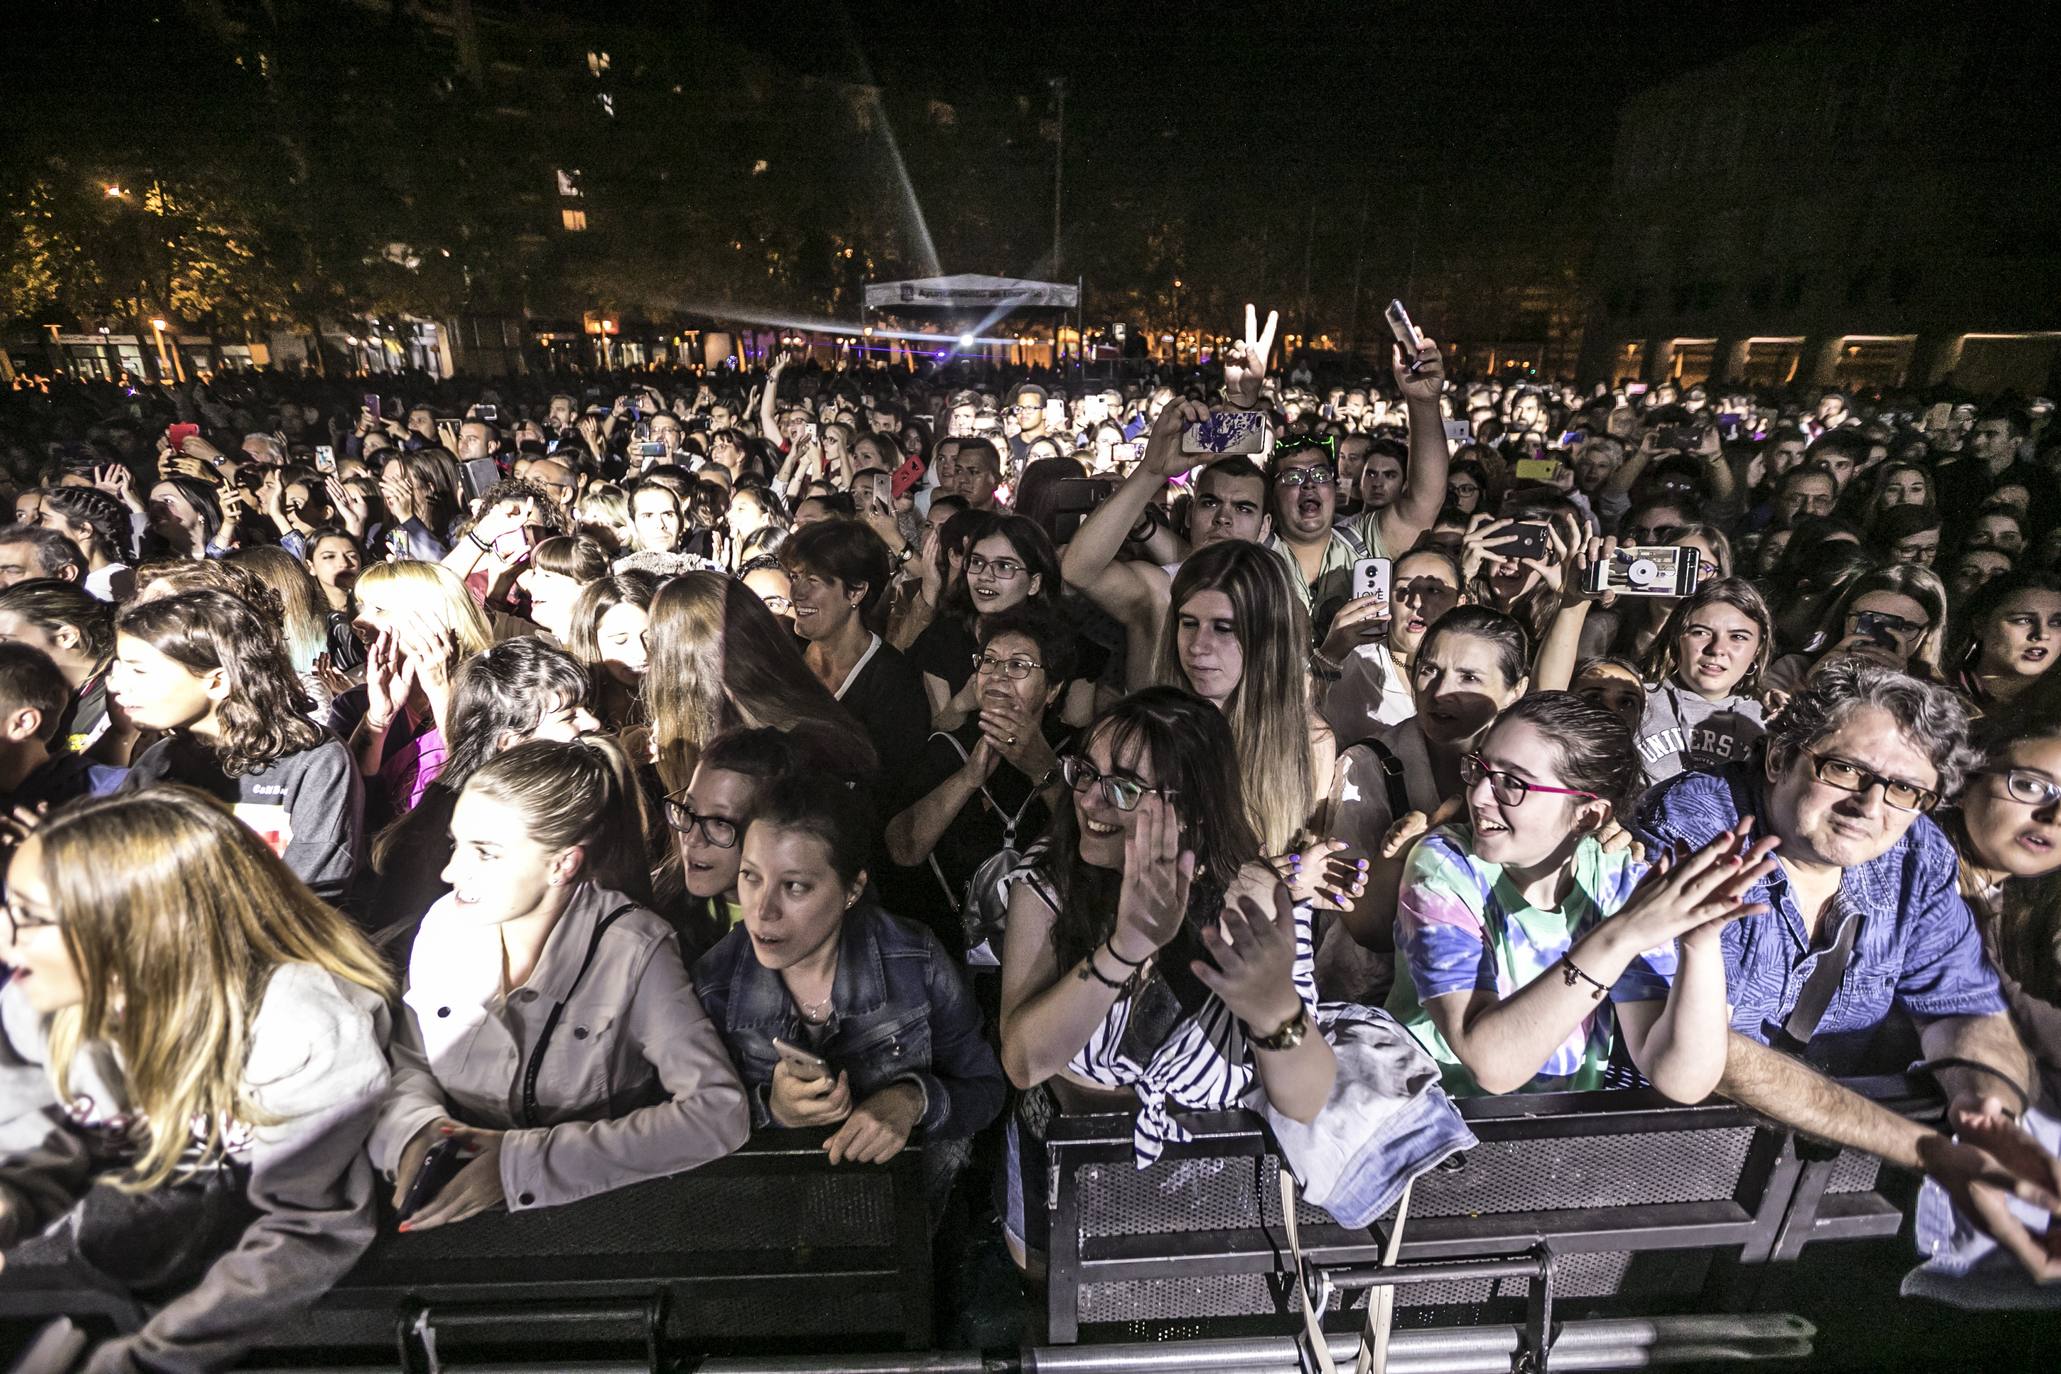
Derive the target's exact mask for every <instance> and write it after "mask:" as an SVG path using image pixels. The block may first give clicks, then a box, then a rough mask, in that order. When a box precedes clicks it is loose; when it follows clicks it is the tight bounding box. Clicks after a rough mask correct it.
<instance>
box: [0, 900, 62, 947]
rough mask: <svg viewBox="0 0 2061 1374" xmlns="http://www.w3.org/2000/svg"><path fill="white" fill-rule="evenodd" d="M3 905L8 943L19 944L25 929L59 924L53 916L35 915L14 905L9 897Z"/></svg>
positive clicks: (40, 928) (39, 928) (37, 928)
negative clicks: (5, 912)
mask: <svg viewBox="0 0 2061 1374" xmlns="http://www.w3.org/2000/svg"><path fill="white" fill-rule="evenodd" d="M4 905H5V907H6V910H7V936H8V943H9V944H16V945H18V944H20V943H21V933H22V932H23V931H25V930H42V929H45V928H46V927H49V926H54V925H57V924H59V922H58V920H57V918H56V917H54V916H35V915H31V914H30V913H28V912H26V911H23V910H22V909H21V907H20V906H18V905H16V903H15V901H14V899H13V898H9V899H8V900H7V901H6V902H5V903H4Z"/></svg>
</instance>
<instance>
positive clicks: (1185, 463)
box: [1059, 401, 1209, 625]
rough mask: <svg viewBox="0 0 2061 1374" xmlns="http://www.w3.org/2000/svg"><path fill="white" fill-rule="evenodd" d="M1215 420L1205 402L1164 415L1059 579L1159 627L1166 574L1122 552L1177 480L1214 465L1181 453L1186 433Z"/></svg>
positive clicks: (1129, 617) (1074, 546) (1086, 524)
mask: <svg viewBox="0 0 2061 1374" xmlns="http://www.w3.org/2000/svg"><path fill="white" fill-rule="evenodd" d="M1208 418H1209V407H1207V406H1205V405H1203V404H1202V402H1200V401H1180V402H1176V403H1174V404H1171V405H1169V406H1167V408H1166V409H1164V410H1162V411H1160V412H1159V419H1158V420H1157V421H1156V422H1154V424H1153V426H1152V432H1151V434H1150V435H1148V436H1147V437H1146V440H1145V455H1144V457H1143V458H1141V459H1139V461H1138V466H1137V467H1135V468H1133V469H1131V475H1130V476H1128V477H1126V478H1124V480H1123V483H1122V484H1121V485H1120V486H1118V487H1117V489H1116V490H1115V491H1113V492H1111V493H1110V495H1109V499H1107V500H1106V501H1104V502H1103V503H1102V504H1101V505H1099V506H1097V507H1096V508H1095V509H1094V511H1093V513H1091V514H1090V515H1089V516H1088V518H1087V519H1086V520H1084V521H1082V522H1081V527H1080V529H1079V530H1077V531H1076V532H1075V533H1074V537H1073V540H1072V542H1071V543H1069V544H1068V545H1067V546H1066V553H1065V555H1064V556H1063V557H1062V558H1061V559H1060V561H1059V575H1060V576H1061V577H1062V578H1064V579H1065V580H1066V585H1067V586H1069V587H1072V588H1074V589H1075V590H1076V591H1079V592H1081V593H1082V594H1084V595H1085V596H1086V597H1087V598H1088V599H1089V600H1090V601H1092V602H1094V603H1095V604H1096V605H1097V606H1100V607H1101V608H1102V609H1103V610H1104V611H1106V612H1108V613H1109V614H1110V615H1113V616H1115V617H1116V618H1117V619H1118V620H1121V621H1123V622H1124V623H1125V624H1126V625H1129V624H1132V623H1135V622H1136V621H1137V620H1138V619H1139V618H1140V617H1141V616H1149V617H1150V618H1151V619H1152V620H1153V621H1154V622H1155V623H1156V622H1157V620H1158V618H1159V614H1160V613H1161V611H1162V610H1163V609H1164V608H1163V606H1162V605H1160V604H1159V603H1160V602H1162V601H1163V600H1164V598H1165V596H1166V593H1167V585H1166V578H1165V576H1164V574H1161V575H1160V576H1159V577H1157V578H1154V577H1152V576H1149V575H1148V574H1150V573H1159V572H1160V570H1159V569H1158V568H1154V567H1149V566H1141V565H1136V564H1131V563H1126V562H1123V561H1122V560H1120V559H1119V558H1118V556H1117V555H1118V554H1120V553H1122V552H1123V546H1124V542H1125V541H1126V540H1127V539H1129V538H1130V534H1131V530H1132V529H1133V528H1134V527H1135V526H1136V525H1137V523H1138V520H1139V518H1140V517H1141V516H1143V515H1144V514H1145V508H1146V507H1147V506H1149V505H1151V504H1152V502H1153V500H1154V499H1155V498H1156V497H1157V496H1158V495H1159V493H1160V492H1161V491H1162V490H1163V489H1164V488H1165V487H1166V484H1167V483H1168V482H1169V481H1171V480H1172V479H1173V478H1175V477H1177V476H1179V475H1180V474H1182V473H1184V472H1189V471H1192V470H1193V469H1195V468H1198V467H1201V466H1202V465H1203V464H1204V463H1206V462H1208V461H1209V455H1208V454H1206V453H1203V454H1190V453H1183V452H1181V431H1182V429H1183V428H1184V427H1185V426H1187V425H1190V424H1198V423H1200V422H1201V421H1203V420H1206V419H1208Z"/></svg>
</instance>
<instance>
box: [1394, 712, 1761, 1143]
mask: <svg viewBox="0 0 2061 1374" xmlns="http://www.w3.org/2000/svg"><path fill="white" fill-rule="evenodd" d="M1462 769H1463V771H1462V775H1461V781H1462V783H1463V785H1464V787H1465V788H1466V792H1465V797H1466V803H1467V814H1468V819H1467V820H1466V821H1465V822H1464V823H1456V824H1453V825H1446V826H1441V827H1439V828H1438V829H1436V830H1434V831H1432V832H1431V833H1430V834H1429V835H1427V836H1426V837H1425V838H1424V839H1423V841H1421V842H1420V843H1419V844H1418V846H1417V847H1416V849H1415V850H1414V851H1413V852H1412V853H1411V855H1410V861H1409V869H1408V872H1407V874H1406V875H1405V877H1404V879H1403V890H1402V896H1401V898H1400V900H1399V902H1398V910H1397V913H1396V948H1397V950H1398V951H1399V952H1400V953H1401V954H1402V956H1403V958H1402V959H1401V960H1399V961H1398V964H1397V969H1396V986H1395V991H1394V992H1393V993H1392V994H1391V995H1390V997H1389V1002H1388V1008H1389V1010H1390V1011H1391V1012H1392V1013H1394V1015H1395V1017H1396V1019H1397V1020H1399V1021H1401V1022H1402V1023H1403V1024H1404V1025H1406V1026H1407V1027H1409V1029H1410V1032H1411V1033H1412V1034H1413V1035H1415V1036H1416V1037H1417V1039H1418V1041H1419V1043H1421V1044H1422V1045H1423V1046H1424V1048H1425V1049H1426V1050H1427V1051H1428V1052H1429V1053H1430V1054H1431V1056H1432V1057H1433V1058H1434V1059H1436V1060H1438V1061H1439V1063H1440V1065H1441V1066H1442V1067H1443V1069H1444V1071H1445V1085H1446V1089H1447V1090H1448V1091H1449V1092H1453V1093H1458V1094H1482V1093H1508V1092H1554V1091H1583V1090H1588V1089H1594V1088H1601V1087H1606V1086H1611V1085H1610V1084H1608V1083H1606V1081H1605V1079H1606V1074H1607V1071H1608V1070H1609V1068H1610V1063H1611V1056H1612V1052H1613V1049H1614V1048H1615V1040H1616V1036H1617V1033H1618V1031H1619V1030H1620V1029H1621V1030H1622V1032H1623V1034H1624V1040H1625V1048H1626V1049H1627V1050H1628V1051H1629V1052H1630V1055H1631V1060H1632V1063H1633V1064H1635V1065H1637V1066H1638V1068H1639V1071H1640V1072H1641V1073H1643V1074H1645V1075H1646V1076H1647V1077H1648V1078H1649V1079H1651V1080H1652V1082H1653V1085H1654V1086H1655V1087H1656V1088H1659V1089H1660V1090H1661V1091H1662V1092H1664V1093H1666V1094H1667V1095H1668V1096H1669V1097H1672V1098H1674V1099H1675V1100H1677V1101H1680V1102H1698V1101H1701V1100H1702V1099H1703V1098H1705V1097H1707V1096H1709V1094H1710V1093H1711V1092H1712V1091H1713V1090H1714V1089H1715V1088H1716V1087H1717V1083H1718V1077H1719V1075H1720V1074H1722V1073H1723V1072H1724V1067H1725V1042H1726V1022H1727V1012H1726V1006H1725V971H1724V963H1723V959H1722V953H1721V950H1720V948H1719V944H1718V937H1719V934H1720V932H1721V931H1722V930H1723V928H1724V926H1725V924H1726V923H1727V922H1729V921H1732V920H1736V919H1737V918H1739V917H1741V916H1750V915H1753V914H1755V913H1756V912H1758V911H1761V910H1764V909H1765V908H1763V907H1760V906H1758V905H1754V906H1748V905H1744V904H1742V898H1743V895H1744V894H1745V893H1746V891H1747V890H1748V889H1750V888H1751V887H1752V886H1753V883H1754V882H1755V881H1756V880H1757V879H1758V878H1760V877H1761V876H1762V875H1763V874H1765V873H1767V872H1769V871H1771V870H1772V869H1773V867H1774V863H1773V860H1771V859H1769V858H1768V857H1767V856H1768V854H1769V852H1770V851H1772V850H1773V849H1774V847H1775V843H1776V841H1775V840H1773V839H1772V838H1770V839H1763V840H1760V841H1757V842H1756V843H1754V844H1753V846H1752V847H1751V848H1750V849H1748V850H1746V851H1745V852H1744V854H1743V855H1742V854H1741V853H1740V852H1739V851H1740V849H1741V846H1742V845H1743V843H1744V841H1745V839H1746V833H1745V829H1744V827H1743V826H1742V827H1741V828H1739V829H1737V830H1734V831H1727V832H1725V833H1724V834H1722V835H1720V836H1718V838H1717V839H1716V840H1714V841H1713V842H1712V843H1711V844H1709V845H1707V846H1706V847H1704V848H1703V849H1701V850H1698V851H1697V852H1695V853H1694V854H1689V855H1683V856H1680V857H1679V859H1677V858H1675V857H1672V856H1669V857H1664V858H1663V859H1662V861H1661V862H1660V863H1659V864H1658V865H1656V866H1655V867H1653V868H1652V869H1650V870H1649V869H1648V868H1647V867H1645V866H1644V865H1643V864H1641V863H1640V862H1639V861H1637V860H1635V859H1633V858H1632V857H1631V855H1630V853H1629V852H1628V851H1618V852H1609V851H1606V850H1605V849H1604V848H1603V846H1602V844H1601V843H1600V842H1599V841H1598V840H1597V838H1596V836H1597V832H1598V831H1599V830H1601V829H1602V828H1603V827H1604V826H1605V825H1607V824H1608V823H1609V821H1610V819H1611V817H1612V815H1613V814H1615V812H1616V811H1617V809H1618V808H1619V807H1620V806H1623V805H1626V804H1628V801H1629V796H1628V794H1629V793H1630V792H1631V791H1632V789H1633V788H1634V787H1635V786H1636V785H1637V781H1638V778H1639V761H1638V755H1637V753H1636V752H1635V751H1634V749H1633V747H1632V739H1631V733H1630V731H1629V730H1627V729H1626V728H1625V724H1624V722H1623V721H1622V720H1621V719H1619V718H1618V717H1617V716H1615V715H1613V714H1611V713H1610V712H1608V711H1605V710H1604V709H1602V708H1601V707H1598V706H1593V705H1590V704H1589V703H1588V702H1585V701H1583V700H1582V699H1581V698H1579V697H1577V696H1575V695H1574V694H1572V693H1570V692H1540V693H1535V694H1534V695H1531V696H1528V697H1525V698H1523V699H1522V700H1520V701H1518V702H1517V703H1516V704H1514V705H1512V706H1510V707H1508V708H1507V709H1505V710H1504V711H1503V713H1502V714H1501V715H1500V716H1499V717H1498V718H1497V720H1496V723H1495V724H1494V725H1493V726H1491V727H1490V728H1489V730H1488V732H1487V733H1486V734H1485V735H1484V736H1483V737H1482V741H1481V747H1480V748H1479V749H1478V750H1476V751H1475V752H1474V753H1472V754H1470V755H1468V756H1467V758H1466V760H1464V762H1463V764H1462ZM1606 998H1607V1001H1606Z"/></svg>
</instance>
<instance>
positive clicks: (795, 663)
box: [643, 572, 878, 793]
mask: <svg viewBox="0 0 2061 1374" xmlns="http://www.w3.org/2000/svg"><path fill="white" fill-rule="evenodd" d="M646 635H647V639H648V642H649V644H650V646H651V647H650V651H649V666H648V667H647V668H646V669H645V672H644V687H643V690H644V707H645V714H646V717H647V718H648V719H649V720H650V722H651V733H652V743H653V746H654V751H655V753H656V756H657V761H658V776H659V779H660V781H662V782H663V783H664V784H665V788H666V791H667V792H669V793H671V792H677V791H679V790H680V789H681V788H683V787H685V786H686V785H687V782H688V780H689V779H690V778H692V777H693V776H694V765H695V762H696V760H698V759H699V758H700V757H701V747H702V746H703V745H704V744H706V743H708V741H710V740H712V739H714V738H715V737H716V736H717V735H719V734H721V733H722V732H723V731H725V730H732V729H736V728H737V727H739V726H754V727H755V726H761V725H770V726H774V727H776V728H778V729H782V730H789V729H792V728H794V727H795V726H796V725H800V724H803V723H814V724H818V725H822V726H825V727H827V730H826V733H827V735H828V737H829V738H832V739H836V740H839V741H841V742H842V743H843V744H844V746H845V750H844V753H845V754H846V755H847V756H846V757H840V758H837V759H833V760H827V762H828V763H829V764H830V765H831V767H832V768H833V769H834V770H835V771H837V772H838V773H840V774H841V775H843V776H846V777H859V776H862V775H870V774H871V773H872V772H873V770H874V769H875V767H877V765H878V759H877V757H876V756H875V754H874V752H873V746H872V744H871V743H870V742H869V741H868V740H867V738H866V735H865V732H864V731H862V730H861V729H860V728H859V724H858V722H857V721H856V720H854V719H852V716H851V714H850V713H849V712H848V711H846V710H845V709H844V707H843V706H841V705H839V704H838V701H837V698H836V697H833V696H831V695H830V691H829V689H828V688H826V687H825V686H823V684H822V683H820V682H818V681H817V680H816V675H815V674H814V673H812V672H810V671H809V667H808V664H806V663H805V662H803V661H802V656H801V650H800V649H798V648H796V647H795V642H794V636H793V634H792V633H790V632H789V631H788V630H787V629H786V628H785V626H784V625H783V624H782V623H781V622H780V621H779V620H778V619H776V618H775V617H774V615H773V613H772V612H771V611H769V610H767V609H766V603H765V602H763V601H761V600H759V598H758V594H757V593H756V592H754V591H752V589H751V588H749V587H747V586H745V585H744V584H743V583H742V582H739V581H737V580H736V579H734V578H730V577H726V576H724V575H723V574H722V573H718V572H690V573H685V574H682V575H681V576H679V577H676V578H673V579H672V580H671V581H670V582H667V583H666V584H665V585H664V586H663V587H660V588H659V590H658V595H657V596H656V597H655V598H653V600H652V602H651V627H650V629H649V630H648V631H646Z"/></svg>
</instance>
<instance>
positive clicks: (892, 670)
mask: <svg viewBox="0 0 2061 1374" xmlns="http://www.w3.org/2000/svg"><path fill="white" fill-rule="evenodd" d="M780 561H781V563H782V565H783V566H785V567H786V569H787V574H788V578H789V580H790V581H791V583H792V594H793V600H794V628H795V633H796V634H797V635H799V636H800V637H801V639H802V642H803V645H804V649H803V652H802V657H803V659H804V660H805V661H806V662H807V663H808V666H809V671H810V672H811V673H813V674H814V675H815V677H816V680H817V681H818V682H820V683H822V684H823V685H824V686H825V687H826V688H828V689H829V691H830V694H831V695H832V696H834V697H836V698H837V699H838V701H840V702H842V703H843V705H844V708H845V709H846V710H847V711H850V712H851V713H852V715H853V716H855V717H856V718H857V719H858V722H859V725H860V727H861V728H862V729H864V730H865V732H866V736H867V738H868V739H870V740H871V741H872V742H873V748H874V752H875V753H877V754H878V755H879V756H880V759H881V762H882V764H883V765H884V767H883V768H882V770H881V796H880V798H879V800H880V801H881V803H882V806H881V810H882V811H884V812H893V811H896V810H899V809H900V807H901V806H902V804H903V800H904V799H903V797H902V795H901V792H900V790H899V788H900V781H901V779H900V773H901V768H900V766H899V764H900V761H903V760H907V759H912V758H914V757H916V755H917V753H918V752H919V751H921V749H922V748H923V741H924V738H925V737H926V736H927V735H928V734H929V733H930V710H929V704H928V702H927V700H926V699H925V697H924V695H923V678H922V675H921V674H920V673H918V672H917V671H916V669H915V667H914V666H913V665H912V664H910V662H909V660H908V659H906V658H904V657H903V656H902V654H901V652H900V651H899V650H897V649H896V648H895V647H894V646H893V645H892V644H889V643H888V642H887V641H886V639H884V638H883V637H882V636H881V635H880V633H879V626H878V624H877V621H878V620H879V618H880V617H881V616H882V615H884V613H885V606H886V602H887V588H888V579H889V576H890V573H889V569H890V559H889V555H888V552H887V545H886V544H884V543H882V542H881V539H880V536H879V535H877V534H875V533H874V532H873V531H872V530H871V529H870V528H868V527H867V526H865V525H862V524H859V523H858V522H857V521H853V520H823V521H818V522H817V523H815V524H812V525H807V526H804V527H803V528H801V529H798V530H796V531H795V532H794V533H793V534H792V535H791V536H789V537H788V540H787V542H786V543H785V544H784V545H782V546H781V549H780Z"/></svg>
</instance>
